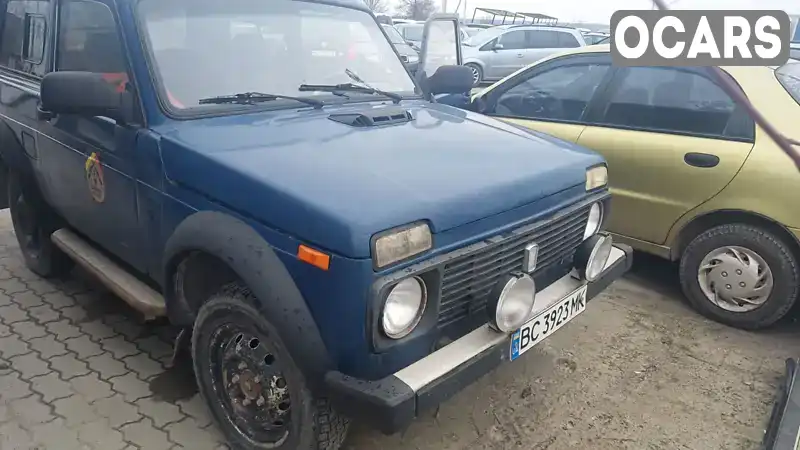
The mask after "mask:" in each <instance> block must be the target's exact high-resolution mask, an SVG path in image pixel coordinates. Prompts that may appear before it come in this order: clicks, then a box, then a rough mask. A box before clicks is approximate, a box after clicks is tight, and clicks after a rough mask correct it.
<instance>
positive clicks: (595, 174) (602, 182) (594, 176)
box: [584, 163, 608, 192]
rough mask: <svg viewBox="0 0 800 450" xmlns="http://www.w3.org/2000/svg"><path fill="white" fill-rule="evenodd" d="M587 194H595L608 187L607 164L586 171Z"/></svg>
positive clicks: (596, 165)
mask: <svg viewBox="0 0 800 450" xmlns="http://www.w3.org/2000/svg"><path fill="white" fill-rule="evenodd" d="M585 177H586V178H585V185H584V187H585V189H586V192H593V191H597V190H600V189H603V188H605V187H608V166H607V165H606V163H600V164H595V165H594V166H591V167H589V168H587V169H586V175H585Z"/></svg>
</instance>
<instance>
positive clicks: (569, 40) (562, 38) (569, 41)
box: [556, 31, 581, 48]
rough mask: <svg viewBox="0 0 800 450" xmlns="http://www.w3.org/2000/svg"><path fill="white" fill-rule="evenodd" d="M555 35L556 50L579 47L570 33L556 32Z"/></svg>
mask: <svg viewBox="0 0 800 450" xmlns="http://www.w3.org/2000/svg"><path fill="white" fill-rule="evenodd" d="M556 34H558V48H576V47H580V46H581V44H580V43H579V42H578V40H577V39H575V36H574V35H573V34H572V33H565V32H563V31H558V32H556Z"/></svg>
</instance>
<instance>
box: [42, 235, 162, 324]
mask: <svg viewBox="0 0 800 450" xmlns="http://www.w3.org/2000/svg"><path fill="white" fill-rule="evenodd" d="M50 238H51V239H52V240H53V243H55V244H56V246H58V248H60V249H61V250H63V251H64V253H66V254H67V255H68V256H69V257H70V258H72V259H74V260H75V262H76V263H78V264H80V265H81V266H83V267H84V268H85V269H86V270H88V271H89V272H90V273H92V274H93V275H94V276H96V277H97V278H98V279H99V280H100V281H101V282H102V283H103V284H104V285H106V286H107V287H108V288H109V289H110V290H111V291H112V292H114V293H115V294H117V295H118V296H119V297H120V298H122V299H123V300H125V302H126V303H128V304H129V305H131V306H132V307H133V308H134V309H136V310H137V311H139V312H141V313H142V314H144V316H145V320H151V319H154V318H156V317H162V316H165V315H166V311H167V308H166V303H165V302H164V297H162V296H161V294H159V293H158V292H156V291H155V290H154V289H153V288H151V287H150V286H148V285H147V284H145V283H143V282H142V281H141V280H139V279H138V278H136V277H135V276H133V275H132V274H130V273H129V272H128V271H127V270H125V269H123V268H122V267H121V266H120V265H119V264H117V263H115V262H114V261H112V260H111V259H110V258H108V257H107V256H105V255H104V254H103V253H101V252H100V251H99V250H97V249H96V248H94V247H93V246H92V245H91V244H89V243H88V242H86V241H85V240H83V239H81V238H80V237H78V235H76V234H75V233H73V232H72V231H70V230H68V229H66V228H62V229H60V230H57V231H56V232H55V233H53V235H52V236H51V237H50Z"/></svg>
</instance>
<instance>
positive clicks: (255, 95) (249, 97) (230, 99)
mask: <svg viewBox="0 0 800 450" xmlns="http://www.w3.org/2000/svg"><path fill="white" fill-rule="evenodd" d="M278 99H285V100H294V101H297V102H300V103H305V104H306V105H311V106H313V107H314V108H317V109H319V108H322V107H323V106H325V102H323V101H321V100H315V99H313V98H307V97H292V96H289V95H280V94H265V93H263V92H241V93H238V94H231V95H220V96H218V97H208V98H201V99H200V100H199V101H198V103H200V104H201V105H221V104H223V103H233V104H239V105H255V104H256V103H263V102H270V101H273V100H278Z"/></svg>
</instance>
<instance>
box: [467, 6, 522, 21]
mask: <svg viewBox="0 0 800 450" xmlns="http://www.w3.org/2000/svg"><path fill="white" fill-rule="evenodd" d="M479 11H480V12H482V13H486V14H491V16H492V19H491V20H490V21H489V22H488V23H491V24H493V25H505V24H506V20H508V19H510V20H511V21H510V22H508V23H510V24H514V23H516V22H517V19H522V20H523V21H525V17H524V16H522V15H520V14H517V13H515V12H514V11H507V10H505V9H492V8H475V10H474V11H473V12H472V22H473V23H480V22H477V21H476V20H475V16H476V15H477V14H478V12H479ZM498 16H500V17H502V18H503V21H502V22H500V23H499V24H497V23H495V20H496V19H497V17H498ZM483 23H486V22H483Z"/></svg>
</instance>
